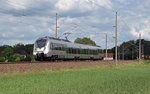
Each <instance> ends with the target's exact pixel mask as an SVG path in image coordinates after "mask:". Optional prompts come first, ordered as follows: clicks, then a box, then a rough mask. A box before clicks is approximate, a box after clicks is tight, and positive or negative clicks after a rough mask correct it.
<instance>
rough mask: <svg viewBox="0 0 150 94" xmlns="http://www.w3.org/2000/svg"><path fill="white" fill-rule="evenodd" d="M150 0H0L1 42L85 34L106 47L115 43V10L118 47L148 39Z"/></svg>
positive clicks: (27, 42) (9, 43)
mask: <svg viewBox="0 0 150 94" xmlns="http://www.w3.org/2000/svg"><path fill="white" fill-rule="evenodd" d="M149 4H150V0H0V45H11V46H13V45H15V44H18V43H23V44H31V43H34V42H35V40H36V39H38V38H39V37H44V36H50V37H55V36H56V34H55V27H56V26H55V24H56V13H58V37H59V38H65V35H64V33H71V34H70V35H69V36H68V39H69V40H70V41H72V42H74V40H75V39H76V38H83V37H88V38H91V39H92V40H94V41H95V42H96V44H97V45H99V46H101V47H102V48H105V34H106V33H107V35H108V48H112V47H114V46H115V27H114V26H115V14H116V12H117V13H118V16H117V22H118V33H117V34H118V36H117V38H118V46H119V45H120V44H121V43H122V42H125V41H129V40H136V39H138V35H139V33H141V35H142V38H143V39H145V40H150V37H149V35H150V16H149V15H150V11H149V10H150V6H149Z"/></svg>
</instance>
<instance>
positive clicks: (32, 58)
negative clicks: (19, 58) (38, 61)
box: [30, 54, 35, 62]
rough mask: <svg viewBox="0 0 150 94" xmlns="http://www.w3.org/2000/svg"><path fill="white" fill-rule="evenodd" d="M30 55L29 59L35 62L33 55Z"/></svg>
mask: <svg viewBox="0 0 150 94" xmlns="http://www.w3.org/2000/svg"><path fill="white" fill-rule="evenodd" d="M30 57H31V61H32V62H35V58H34V56H33V55H32V54H31V55H30Z"/></svg>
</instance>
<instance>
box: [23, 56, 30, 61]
mask: <svg viewBox="0 0 150 94" xmlns="http://www.w3.org/2000/svg"><path fill="white" fill-rule="evenodd" d="M23 61H32V58H31V57H30V55H27V57H26V58H25V59H24V60H23Z"/></svg>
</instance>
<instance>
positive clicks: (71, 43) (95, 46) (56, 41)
mask: <svg viewBox="0 0 150 94" xmlns="http://www.w3.org/2000/svg"><path fill="white" fill-rule="evenodd" d="M43 38H44V39H50V40H51V41H52V42H55V43H63V44H68V45H69V46H73V47H74V46H76V47H79V46H82V47H83V46H84V47H85V48H87V47H90V48H91V47H92V48H101V46H98V45H88V44H80V43H73V42H71V41H69V40H65V39H57V38H54V37H49V36H46V37H41V38H39V39H43Z"/></svg>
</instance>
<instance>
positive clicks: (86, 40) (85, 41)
mask: <svg viewBox="0 0 150 94" xmlns="http://www.w3.org/2000/svg"><path fill="white" fill-rule="evenodd" d="M74 42H75V43H80V44H91V45H96V43H95V42H94V41H93V40H91V39H90V38H87V37H84V38H77V39H76V40H75V41H74Z"/></svg>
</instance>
